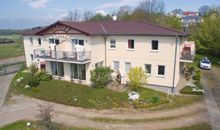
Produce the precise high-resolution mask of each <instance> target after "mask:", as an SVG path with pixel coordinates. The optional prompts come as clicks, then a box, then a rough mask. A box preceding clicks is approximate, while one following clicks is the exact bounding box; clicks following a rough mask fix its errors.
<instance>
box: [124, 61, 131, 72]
mask: <svg viewBox="0 0 220 130" xmlns="http://www.w3.org/2000/svg"><path fill="white" fill-rule="evenodd" d="M126 65H130V66H129V67H130V68H129V70H130V69H131V62H125V72H126V73H128V72H129V70H127V66H126Z"/></svg>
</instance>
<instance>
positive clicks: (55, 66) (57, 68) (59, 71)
mask: <svg viewBox="0 0 220 130" xmlns="http://www.w3.org/2000/svg"><path fill="white" fill-rule="evenodd" d="M51 72H52V75H57V76H62V77H63V76H64V68H63V63H62V62H54V61H51Z"/></svg>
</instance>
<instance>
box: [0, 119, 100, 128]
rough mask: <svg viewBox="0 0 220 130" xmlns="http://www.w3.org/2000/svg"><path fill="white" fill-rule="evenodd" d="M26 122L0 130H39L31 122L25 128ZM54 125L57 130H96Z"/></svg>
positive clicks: (36, 124) (34, 123)
mask: <svg viewBox="0 0 220 130" xmlns="http://www.w3.org/2000/svg"><path fill="white" fill-rule="evenodd" d="M27 122H28V121H17V122H14V123H12V124H9V125H6V126H4V127H2V128H0V130H41V127H40V125H39V124H38V123H37V122H31V124H32V125H31V126H30V127H27V126H26V124H27ZM54 125H56V128H57V130H97V129H93V128H77V127H66V126H64V125H61V124H54Z"/></svg>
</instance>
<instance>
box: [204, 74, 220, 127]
mask: <svg viewBox="0 0 220 130" xmlns="http://www.w3.org/2000/svg"><path fill="white" fill-rule="evenodd" d="M212 71H213V70H212ZM210 72H211V71H208V72H207V71H203V76H202V77H203V78H202V81H201V83H202V85H203V87H204V90H205V102H206V106H207V109H208V112H209V117H210V121H211V126H212V129H213V130H220V109H219V108H218V104H217V102H216V100H215V97H214V95H213V92H212V90H211V88H213V87H220V86H213V83H212V82H213V81H212V80H210V78H212V77H211V76H213V77H216V76H217V75H215V74H214V73H212V74H211V75H209V74H208V73H210ZM219 73H220V71H219ZM216 78H218V80H219V82H220V79H219V77H216ZM218 80H215V81H214V82H218ZM219 94H220V93H219ZM215 96H219V95H215Z"/></svg>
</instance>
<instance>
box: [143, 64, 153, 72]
mask: <svg viewBox="0 0 220 130" xmlns="http://www.w3.org/2000/svg"><path fill="white" fill-rule="evenodd" d="M147 65H149V66H150V72H147V69H146V66H147ZM144 70H145V73H146V74H147V75H151V74H152V65H151V64H144Z"/></svg>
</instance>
